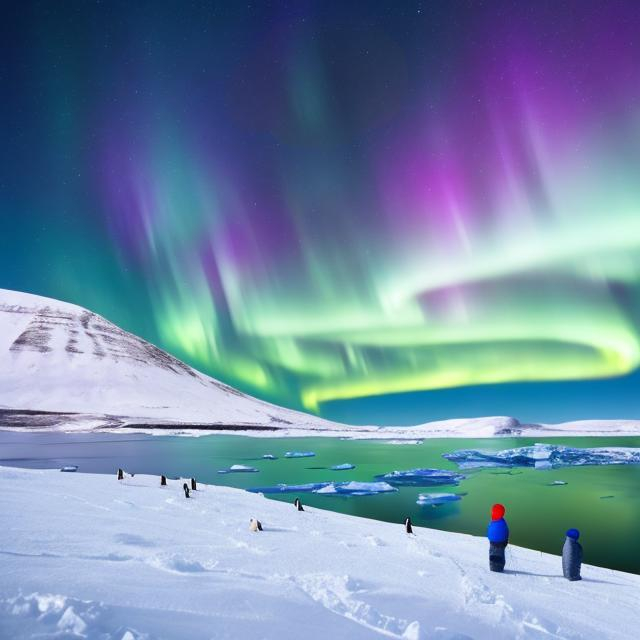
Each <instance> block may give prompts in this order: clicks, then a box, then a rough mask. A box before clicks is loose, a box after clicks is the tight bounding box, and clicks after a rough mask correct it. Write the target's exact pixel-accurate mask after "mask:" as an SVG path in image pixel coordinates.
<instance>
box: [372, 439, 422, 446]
mask: <svg viewBox="0 0 640 640" xmlns="http://www.w3.org/2000/svg"><path fill="white" fill-rule="evenodd" d="M381 442H382V443H383V444H396V445H403V444H413V445H416V444H422V443H423V442H424V440H382V441H381Z"/></svg>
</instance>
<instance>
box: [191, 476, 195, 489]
mask: <svg viewBox="0 0 640 640" xmlns="http://www.w3.org/2000/svg"><path fill="white" fill-rule="evenodd" d="M191 491H196V479H195V478H191Z"/></svg>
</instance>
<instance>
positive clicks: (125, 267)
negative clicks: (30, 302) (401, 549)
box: [0, 0, 640, 424]
mask: <svg viewBox="0 0 640 640" xmlns="http://www.w3.org/2000/svg"><path fill="white" fill-rule="evenodd" d="M638 34H640V11H639V9H638V3H637V0H631V1H629V2H621V1H616V0H607V1H605V0H602V1H600V2H591V1H589V0H575V1H567V2H562V1H561V0H550V1H545V0H537V1H536V2H521V1H517V2H501V1H498V0H496V1H489V2H481V1H479V0H478V1H474V2H463V1H456V0H450V1H444V0H443V1H431V2H429V1H424V2H409V1H404V0H393V1H389V2H375V1H373V0H369V1H358V2H350V1H347V0H325V1H316V2H306V1H304V0H297V1H291V2H285V1H283V2H244V3H242V2H235V1H233V2H210V3H209V2H191V3H189V2H162V1H161V0H155V1H153V2H143V1H135V2H131V1H127V2H118V1H106V0H105V1H104V2H89V1H83V2H74V1H71V0H66V1H65V2H54V1H49V2H14V3H5V4H4V5H3V18H2V25H1V26H0V52H1V54H2V58H1V62H0V82H1V85H0V91H1V98H0V141H1V144H0V287H3V288H9V289H17V290H22V291H28V292H32V293H37V294H41V295H47V296H51V297H54V298H59V299H63V300H67V301H70V302H75V303H77V304H80V305H82V306H85V307H88V308H90V309H91V310H93V311H96V312H98V313H100V314H102V315H104V316H106V317H107V318H108V319H110V320H112V321H113V322H115V323H117V324H118V325H120V326H122V327H123V328H125V329H127V330H129V331H132V332H134V333H136V334H138V335H141V336H143V337H144V338H146V339H148V340H150V341H152V342H154V343H156V344H158V345H159V346H161V347H162V348H164V349H166V350H168V351H170V352H171V353H173V354H175V355H176V356H178V357H180V358H182V359H184V360H185V361H187V362H189V363H190V364H192V365H193V366H195V367H197V368H198V369H200V370H202V371H204V372H206V373H209V374H210V375H213V376H215V377H217V378H219V379H221V380H223V381H225V382H227V383H230V384H233V385H235V386H237V387H238V388H240V389H242V390H244V391H246V392H249V393H252V394H254V395H256V396H258V397H261V398H265V399H268V400H271V401H274V402H277V403H279V404H282V405H285V406H289V407H294V408H304V409H306V410H308V411H312V412H316V413H320V415H323V416H326V417H328V418H334V419H340V420H343V421H348V422H354V423H379V424H380V423H386V424H406V423H415V422H424V421H427V420H430V419H436V418H444V417H461V416H473V415H495V414H510V415H515V416H517V417H520V418H522V419H524V420H540V421H554V420H555V421H557V420H567V419H572V418H589V417H591V418H613V417H628V418H640V400H639V399H638V398H640V393H639V388H640V374H637V373H634V371H636V369H637V367H638V364H639V362H640V36H639V35H638Z"/></svg>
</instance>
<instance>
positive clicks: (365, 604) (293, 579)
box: [0, 467, 640, 640]
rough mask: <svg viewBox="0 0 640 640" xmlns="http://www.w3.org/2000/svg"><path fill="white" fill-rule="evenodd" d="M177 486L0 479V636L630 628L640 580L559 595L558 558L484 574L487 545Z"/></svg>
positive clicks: (8, 475) (523, 560) (598, 633)
mask: <svg viewBox="0 0 640 640" xmlns="http://www.w3.org/2000/svg"><path fill="white" fill-rule="evenodd" d="M114 472H115V470H114ZM182 482H183V480H182V479H180V480H168V485H167V486H166V487H160V479H159V477H153V476H138V475H136V476H135V477H126V478H125V480H123V481H120V482H119V481H117V480H116V478H115V473H114V475H113V476H104V475H89V474H80V473H75V474H66V473H60V472H59V471H49V470H47V471H41V470H23V469H12V468H2V467H0V557H1V558H2V565H1V566H2V571H0V638H16V639H20V638H32V637H38V638H82V637H84V638H100V639H102V640H111V639H113V640H142V639H143V638H144V639H149V640H151V639H155V638H158V639H159V638H169V639H174V638H175V639H176V640H177V639H180V640H184V639H186V638H189V639H192V638H193V639H199V638H216V639H218V638H249V637H250V638H274V639H275V638H278V639H282V638H305V639H313V638H338V639H339V638H349V639H354V638H355V639H358V638H374V637H391V638H404V639H405V640H409V639H410V640H418V639H427V638H437V639H440V640H442V639H447V640H454V639H455V640H462V639H468V638H474V639H479V638H491V639H492V640H494V639H502V638H504V639H507V638H508V639H513V638H540V639H542V638H544V639H549V638H564V639H571V640H575V639H578V638H585V639H589V640H592V639H595V638H598V639H599V638H620V639H622V638H633V637H635V630H636V629H638V628H639V627H640V607H639V606H638V605H639V604H640V601H639V598H640V595H639V594H640V576H636V575H632V574H625V573H620V572H614V571H610V570H607V569H602V568H597V567H590V566H585V567H583V576H584V580H583V581H582V582H579V583H569V582H568V581H566V580H564V578H562V573H561V563H560V558H559V557H557V556H551V555H548V554H542V553H539V552H536V551H531V550H527V549H522V548H518V547H509V548H508V556H507V572H506V573H504V574H492V573H490V572H489V571H488V567H487V565H488V560H487V542H486V540H484V539H481V538H474V537H471V536H466V535H459V534H451V533H446V532H440V531H435V530H430V529H424V528H419V527H415V528H414V531H415V533H416V535H415V536H407V535H406V534H405V533H404V527H403V524H402V521H403V519H404V516H405V515H406V514H398V521H399V522H398V524H397V525H396V524H389V523H383V522H377V521H375V520H368V519H363V518H355V517H349V516H345V515H341V514H337V513H332V512H328V511H323V510H319V509H314V508H310V507H305V509H306V510H305V511H304V512H298V511H296V510H295V508H294V506H293V505H292V504H288V503H282V502H278V501H273V500H267V499H266V498H264V497H263V496H260V495H256V494H251V493H248V492H244V491H241V490H238V489H232V488H226V487H214V486H208V485H202V484H198V487H199V488H198V490H197V491H194V492H192V494H191V495H192V497H191V498H189V499H186V498H185V497H184V494H183V492H182ZM294 497H295V496H293V495H292V496H291V501H293V498H294ZM350 499H360V498H350ZM362 499H366V498H362ZM251 517H256V518H258V519H259V520H260V521H261V522H262V524H263V527H264V531H263V532H261V533H252V532H250V531H249V519H250V518H251ZM561 542H562V541H559V551H560V546H561Z"/></svg>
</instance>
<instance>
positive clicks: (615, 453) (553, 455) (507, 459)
mask: <svg viewBox="0 0 640 640" xmlns="http://www.w3.org/2000/svg"><path fill="white" fill-rule="evenodd" d="M442 457H443V458H446V459H447V460H450V461H451V462H455V463H456V464H457V465H458V467H460V468H461V469H472V468H478V467H533V468H535V469H554V468H556V467H570V466H584V465H603V464H640V448H632V447H597V448H592V449H589V448H584V449H578V448H574V447H565V446H561V445H555V444H534V445H532V446H529V447H517V448H515V449H505V450H503V451H478V450H475V449H460V450H458V451H454V452H452V453H445V454H443V456H442Z"/></svg>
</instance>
